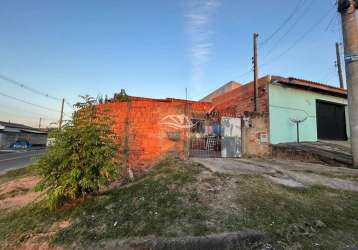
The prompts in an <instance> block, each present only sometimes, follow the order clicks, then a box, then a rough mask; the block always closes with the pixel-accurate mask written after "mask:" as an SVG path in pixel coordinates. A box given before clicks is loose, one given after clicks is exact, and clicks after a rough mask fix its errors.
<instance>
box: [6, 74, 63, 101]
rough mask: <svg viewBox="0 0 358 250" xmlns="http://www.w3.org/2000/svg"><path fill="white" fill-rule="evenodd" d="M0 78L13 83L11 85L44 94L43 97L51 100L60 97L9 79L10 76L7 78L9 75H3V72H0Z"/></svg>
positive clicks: (59, 99)
mask: <svg viewBox="0 0 358 250" xmlns="http://www.w3.org/2000/svg"><path fill="white" fill-rule="evenodd" d="M0 79H2V80H4V81H7V82H9V83H11V84H13V85H16V86H18V87H20V88H23V89H26V90H28V91H31V92H32V93H35V94H38V95H42V96H44V97H47V98H50V99H53V100H56V101H61V98H58V97H55V96H51V95H49V94H47V93H44V92H42V91H40V90H37V89H35V88H32V87H29V86H26V85H25V84H23V83H20V82H19V81H16V80H13V79H11V78H9V77H7V76H5V75H3V74H0Z"/></svg>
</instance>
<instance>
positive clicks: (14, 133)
mask: <svg viewBox="0 0 358 250" xmlns="http://www.w3.org/2000/svg"><path fill="white" fill-rule="evenodd" d="M18 140H26V141H28V142H30V143H31V144H32V145H33V146H44V145H46V141H47V131H43V130H40V129H36V128H32V127H29V126H26V125H23V124H18V123H9V122H3V121H0V148H2V149H4V148H9V147H10V146H11V144H13V143H15V142H16V141H18Z"/></svg>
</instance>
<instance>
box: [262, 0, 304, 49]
mask: <svg viewBox="0 0 358 250" xmlns="http://www.w3.org/2000/svg"><path fill="white" fill-rule="evenodd" d="M304 2H305V0H299V1H298V2H297V5H296V6H295V8H294V9H293V10H292V12H291V13H290V15H289V16H288V17H287V18H286V19H285V20H284V21H283V22H282V24H281V25H280V26H279V27H278V28H277V29H276V30H275V31H274V32H272V34H271V35H270V36H269V37H268V38H266V39H265V40H264V41H263V42H262V43H260V45H264V44H266V43H267V42H269V41H270V40H271V39H272V38H273V37H274V36H275V35H276V34H277V33H278V32H280V31H281V29H282V28H283V27H285V25H286V24H287V23H288V22H289V21H290V20H291V19H292V18H293V17H294V16H295V15H296V13H297V11H298V9H299V8H300V7H301V6H302V5H303V3H304Z"/></svg>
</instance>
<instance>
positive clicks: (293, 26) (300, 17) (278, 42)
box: [263, 0, 314, 58]
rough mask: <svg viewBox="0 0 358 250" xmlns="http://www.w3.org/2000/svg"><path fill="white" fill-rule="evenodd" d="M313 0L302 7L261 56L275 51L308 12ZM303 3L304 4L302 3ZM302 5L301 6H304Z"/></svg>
mask: <svg viewBox="0 0 358 250" xmlns="http://www.w3.org/2000/svg"><path fill="white" fill-rule="evenodd" d="M313 2H314V0H311V2H309V4H308V5H307V6H306V8H304V10H303V11H302V13H301V15H299V16H298V18H297V19H296V21H295V22H294V23H293V24H292V25H291V26H290V27H289V28H288V29H287V31H286V32H285V33H284V34H283V35H282V36H281V37H280V38H279V39H278V40H277V41H276V42H275V43H274V44H273V45H272V46H271V48H270V49H269V50H268V52H267V53H266V54H265V55H264V56H263V58H266V57H267V56H269V55H271V54H272V52H274V51H275V49H276V48H277V46H278V45H279V44H280V43H281V42H282V40H283V39H285V38H286V37H287V35H288V34H289V33H291V31H293V30H294V28H295V27H296V26H297V24H298V23H299V22H300V21H301V20H303V17H304V16H305V15H306V14H307V13H308V9H309V8H310V7H311V6H312V4H313ZM304 5H305V4H304ZM304 5H302V6H304Z"/></svg>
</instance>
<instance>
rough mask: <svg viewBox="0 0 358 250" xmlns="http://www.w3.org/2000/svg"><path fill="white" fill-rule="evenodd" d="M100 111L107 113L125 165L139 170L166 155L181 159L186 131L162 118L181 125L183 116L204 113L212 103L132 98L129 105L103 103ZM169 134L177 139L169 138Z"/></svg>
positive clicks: (125, 103)
mask: <svg viewBox="0 0 358 250" xmlns="http://www.w3.org/2000/svg"><path fill="white" fill-rule="evenodd" d="M101 108H106V109H108V110H109V115H110V116H111V118H112V122H113V129H114V131H115V133H116V135H117V140H118V143H119V144H120V145H121V152H122V153H123V154H124V157H125V158H126V159H125V162H126V163H127V164H128V166H129V167H131V168H133V169H136V170H139V169H146V168H149V167H151V166H152V165H153V164H155V163H156V162H158V161H159V160H160V159H161V158H163V157H165V156H167V155H176V156H179V157H181V158H184V155H185V147H186V143H187V138H188V136H187V133H188V129H185V128H178V127H173V126H171V125H168V124H165V120H163V119H165V118H166V117H168V116H175V118H179V120H176V121H178V122H180V119H183V117H184V116H185V115H187V116H188V117H190V116H191V114H192V113H200V112H201V113H205V112H206V111H207V110H209V109H210V108H211V104H210V103H206V102H191V101H188V102H186V101H184V100H178V99H163V100H158V99H150V98H138V97H131V101H130V102H117V103H109V104H103V105H101ZM184 122H185V121H184ZM170 135H178V136H179V138H172V137H173V136H171V138H170Z"/></svg>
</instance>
